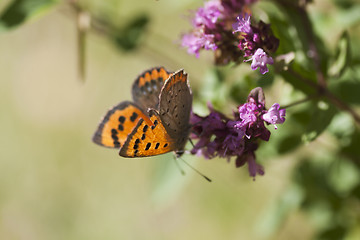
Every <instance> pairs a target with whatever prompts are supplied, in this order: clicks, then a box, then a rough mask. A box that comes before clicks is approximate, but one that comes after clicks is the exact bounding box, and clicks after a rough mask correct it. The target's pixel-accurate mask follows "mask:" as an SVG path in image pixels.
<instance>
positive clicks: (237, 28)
mask: <svg viewBox="0 0 360 240" xmlns="http://www.w3.org/2000/svg"><path fill="white" fill-rule="evenodd" d="M236 19H237V22H236V23H233V24H232V27H233V29H234V33H235V32H242V33H245V34H253V31H252V29H251V26H250V24H251V22H250V15H248V14H245V16H244V17H240V16H238V17H237V18H236Z"/></svg>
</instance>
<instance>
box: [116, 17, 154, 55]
mask: <svg viewBox="0 0 360 240" xmlns="http://www.w3.org/2000/svg"><path fill="white" fill-rule="evenodd" d="M149 21H150V19H149V17H148V16H146V15H144V14H143V15H140V16H138V17H136V18H134V19H132V20H131V21H129V22H128V23H127V25H126V26H125V27H124V28H123V29H120V30H115V31H116V32H117V34H115V36H114V37H113V40H114V42H115V44H116V46H117V47H119V48H120V49H121V50H124V51H131V50H134V49H136V48H137V47H138V45H139V43H140V42H141V38H142V37H143V36H144V34H145V33H146V27H147V26H148V23H149Z"/></svg>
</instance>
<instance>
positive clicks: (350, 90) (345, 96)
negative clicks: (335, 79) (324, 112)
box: [331, 80, 360, 104]
mask: <svg viewBox="0 0 360 240" xmlns="http://www.w3.org/2000/svg"><path fill="white" fill-rule="evenodd" d="M331 90H332V92H333V93H334V94H335V95H336V96H338V97H339V98H340V99H342V100H343V101H346V102H348V103H352V104H360V97H359V91H360V82H359V81H350V80H349V81H341V82H339V83H336V84H335V85H333V86H331Z"/></svg>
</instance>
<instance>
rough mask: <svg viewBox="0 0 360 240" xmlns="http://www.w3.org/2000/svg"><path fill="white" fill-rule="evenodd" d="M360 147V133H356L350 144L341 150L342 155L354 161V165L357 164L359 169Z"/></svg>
mask: <svg viewBox="0 0 360 240" xmlns="http://www.w3.org/2000/svg"><path fill="white" fill-rule="evenodd" d="M359 146H360V132H359V131H355V132H354V133H353V134H352V136H351V140H350V141H349V144H348V145H347V146H345V147H344V148H342V150H341V152H342V154H344V155H345V156H347V157H349V158H351V159H353V160H354V163H356V164H357V166H358V167H360V149H359Z"/></svg>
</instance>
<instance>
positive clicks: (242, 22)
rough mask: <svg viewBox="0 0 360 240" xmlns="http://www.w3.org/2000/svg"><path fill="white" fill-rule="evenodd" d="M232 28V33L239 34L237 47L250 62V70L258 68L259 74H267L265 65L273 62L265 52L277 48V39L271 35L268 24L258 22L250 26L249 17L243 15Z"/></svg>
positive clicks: (273, 50)
mask: <svg viewBox="0 0 360 240" xmlns="http://www.w3.org/2000/svg"><path fill="white" fill-rule="evenodd" d="M232 27H233V29H234V33H237V32H239V33H238V34H240V43H239V45H238V47H239V48H240V49H241V50H242V51H243V52H244V57H250V59H249V60H252V64H251V69H253V70H256V69H257V68H258V67H259V68H260V73H261V74H265V73H267V72H268V71H269V70H268V68H267V67H266V64H273V63H274V61H273V59H272V57H270V56H268V55H267V54H266V52H271V53H273V52H275V51H276V49H277V48H278V46H279V39H277V38H276V37H274V36H273V35H272V32H271V29H270V24H265V23H264V22H263V21H260V22H259V23H258V24H257V25H251V19H250V16H249V15H247V14H245V16H244V17H240V16H238V17H237V22H236V23H234V24H233V25H232ZM264 49H265V50H266V52H265V51H264Z"/></svg>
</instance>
